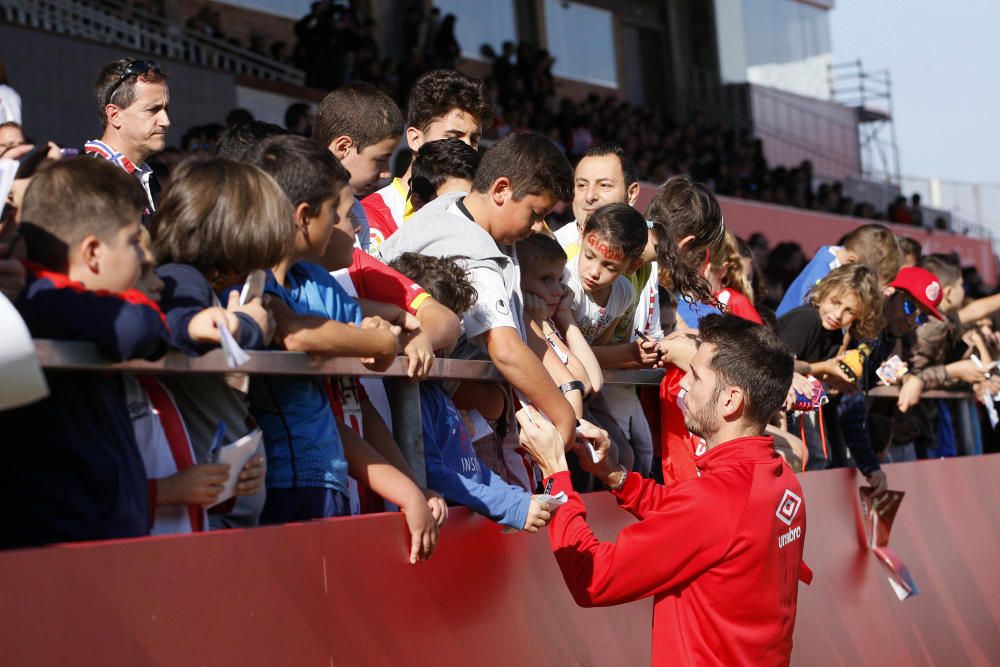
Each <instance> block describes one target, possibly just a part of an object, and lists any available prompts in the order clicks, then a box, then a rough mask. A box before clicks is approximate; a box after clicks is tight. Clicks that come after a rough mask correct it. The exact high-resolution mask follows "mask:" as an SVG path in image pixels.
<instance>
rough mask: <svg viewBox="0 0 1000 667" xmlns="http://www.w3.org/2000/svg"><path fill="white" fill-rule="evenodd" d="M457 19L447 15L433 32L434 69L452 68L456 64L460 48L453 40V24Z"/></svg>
mask: <svg viewBox="0 0 1000 667" xmlns="http://www.w3.org/2000/svg"><path fill="white" fill-rule="evenodd" d="M457 20H458V19H457V18H456V17H455V15H454V14H447V15H446V16H445V17H444V20H442V21H441V25H440V26H439V27H438V29H437V30H436V31H435V32H434V51H433V55H434V58H433V61H432V64H433V66H434V67H444V68H448V69H450V68H452V67H454V66H455V64H456V63H457V62H458V57H459V56H460V55H461V54H462V48H461V47H460V46H459V44H458V40H457V39H455V22H456V21H457Z"/></svg>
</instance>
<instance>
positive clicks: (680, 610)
mask: <svg viewBox="0 0 1000 667" xmlns="http://www.w3.org/2000/svg"><path fill="white" fill-rule="evenodd" d="M697 464H698V473H699V477H696V478H694V479H690V480H686V481H683V482H678V483H677V484H674V485H672V486H661V485H659V484H657V483H656V482H654V481H652V480H648V479H643V478H642V477H641V476H640V475H638V474H637V473H631V474H629V476H628V479H627V480H626V482H625V484H624V486H623V487H622V489H621V490H620V491H618V492H617V493H616V494H615V495H616V496H617V497H618V502H619V504H620V505H621V506H622V507H623V508H625V509H627V510H628V511H630V512H632V514H634V515H635V516H636V517H637V518H638V519H639V522H638V523H636V524H633V525H631V526H628V527H627V528H625V529H623V530H622V531H621V533H619V535H618V540H617V541H616V542H615V543H607V542H600V541H598V540H597V538H596V537H594V534H593V533H592V532H591V530H590V527H589V526H588V525H587V522H586V509H585V507H584V505H583V502H582V501H581V499H580V496H579V495H578V494H576V493H575V492H574V491H573V489H572V486H571V485H570V477H569V473H568V472H564V473H557V474H556V475H553V476H552V479H553V485H552V491H551V492H552V493H558V492H559V491H565V492H566V494H567V495H568V496H569V502H567V503H566V504H565V505H563V506H562V507H560V508H559V510H558V511H557V512H556V513H555V515H554V517H553V519H552V523H551V524H550V525H549V540H550V542H551V543H552V550H553V552H554V553H555V555H556V560H557V561H558V563H559V567H560V569H561V570H562V573H563V577H564V578H565V580H566V584H567V586H568V587H569V589H570V591H571V592H572V594H573V598H574V599H575V600H576V602H577V604H579V605H581V606H584V607H591V606H604V605H614V604H619V603H623V602H630V601H632V600H637V599H639V598H643V597H646V596H648V595H653V596H655V598H654V607H653V664H654V665H727V666H728V665H787V664H788V662H789V659H790V656H791V653H792V630H793V628H794V626H795V606H796V597H797V595H798V579H799V570H800V568H801V567H802V545H803V543H804V541H805V531H806V512H805V505H804V503H803V501H802V487H801V486H799V481H798V480H797V479H796V478H795V475H794V474H793V473H792V471H791V469H790V468H789V467H788V466H787V465H786V464H785V463H784V461H783V460H782V458H781V457H780V456H778V455H777V454H775V453H774V450H773V439H772V438H770V437H756V438H740V439H737V440H731V441H729V442H726V443H723V444H721V445H718V446H716V447H713V448H712V449H710V450H709V451H708V452H707V453H705V454H704V455H703V456H701V457H700V458H698V459H697Z"/></svg>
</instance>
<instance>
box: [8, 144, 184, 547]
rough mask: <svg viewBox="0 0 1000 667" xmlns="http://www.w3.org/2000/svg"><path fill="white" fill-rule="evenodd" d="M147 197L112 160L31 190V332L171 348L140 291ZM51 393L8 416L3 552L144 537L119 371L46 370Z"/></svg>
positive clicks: (61, 168)
mask: <svg viewBox="0 0 1000 667" xmlns="http://www.w3.org/2000/svg"><path fill="white" fill-rule="evenodd" d="M147 205H148V204H147V201H146V195H145V193H144V192H143V191H142V188H141V187H140V186H139V184H138V182H137V181H136V180H135V179H134V178H132V177H131V176H129V175H128V174H126V173H124V172H123V171H122V170H120V169H118V168H117V167H115V166H114V165H112V164H110V163H108V162H105V161H104V160H91V159H89V158H77V159H71V160H63V161H61V162H58V163H56V164H53V165H51V166H49V167H47V168H45V169H43V170H41V171H40V172H39V173H38V174H37V175H36V176H35V178H34V180H33V182H32V183H31V185H30V186H29V187H28V190H27V192H26V193H25V196H24V202H23V208H22V210H21V217H20V220H21V223H20V232H21V236H22V237H23V239H24V240H25V242H26V252H27V261H26V262H25V265H26V268H27V275H26V287H25V288H24V289H23V290H22V291H21V293H20V295H19V296H18V298H17V300H16V301H15V303H14V305H15V306H16V307H17V309H18V312H19V313H20V314H21V317H22V318H23V319H24V321H25V323H26V324H27V326H28V329H29V331H30V332H31V335H32V336H33V337H35V338H54V339H59V340H70V341H81V342H88V343H93V344H94V345H96V346H97V349H98V351H99V352H100V353H101V355H102V356H104V357H105V358H107V359H109V360H112V361H122V360H126V359H153V358H156V357H158V356H160V355H161V354H163V352H164V351H165V350H166V349H167V339H168V334H167V329H166V327H165V326H164V322H163V319H162V315H161V313H160V312H159V310H158V309H157V307H156V305H155V304H153V303H152V302H151V301H150V300H149V299H147V298H146V297H145V296H143V295H142V294H141V293H139V292H137V291H136V290H135V289H134V287H135V283H136V279H137V278H138V277H139V268H140V267H139V228H140V221H141V219H142V211H143V210H144V209H145V207H146V206H147ZM46 380H47V382H48V385H49V397H48V398H46V399H43V400H41V401H38V402H36V403H33V404H31V405H28V406H25V407H22V408H17V409H13V410H5V411H2V412H0V432H2V433H3V443H4V472H3V483H2V484H0V548H10V547H27V546H34V545H42V544H47V543H51V542H67V541H77V540H95V539H110V538H116V537H135V536H140V535H146V534H147V533H148V532H149V527H150V517H151V512H150V497H149V489H148V487H147V483H146V474H145V471H144V470H143V465H142V460H141V458H140V457H139V453H138V450H137V448H136V443H135V436H134V435H133V432H132V426H131V423H130V422H129V415H128V409H127V407H126V404H125V397H124V393H123V391H122V383H121V378H120V377H119V376H118V375H115V374H106V373H92V372H87V373H60V372H53V371H50V372H47V373H46Z"/></svg>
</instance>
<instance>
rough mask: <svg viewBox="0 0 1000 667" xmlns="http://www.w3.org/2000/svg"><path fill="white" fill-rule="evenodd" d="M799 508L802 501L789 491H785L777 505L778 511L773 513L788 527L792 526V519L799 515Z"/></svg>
mask: <svg viewBox="0 0 1000 667" xmlns="http://www.w3.org/2000/svg"><path fill="white" fill-rule="evenodd" d="M801 506H802V499H801V498H799V497H798V496H797V495H795V494H794V493H792V491H790V490H789V489H785V495H783V496H781V502H780V503H778V511H776V512H775V513H774V516H776V517H778V519H780V520H781V521H783V522H784V523H785V525H786V526H790V525H792V519H794V518H795V515H796V514H798V513H799V507H801Z"/></svg>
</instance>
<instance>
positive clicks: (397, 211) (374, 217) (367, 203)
mask: <svg viewBox="0 0 1000 667" xmlns="http://www.w3.org/2000/svg"><path fill="white" fill-rule="evenodd" d="M409 196H410V194H409V190H407V189H406V187H405V186H404V185H403V182H402V181H401V180H400V179H398V178H394V179H392V182H391V183H389V185H387V186H385V187H384V188H382V189H381V190H378V191H377V192H373V193H372V194H370V195H368V196H367V197H365V198H364V199H362V200H361V205H362V206H363V207H364V209H365V215H366V216H367V217H368V228H369V238H370V245H369V247H368V252H370V253H371V254H373V255H378V251H379V248H381V247H382V243H384V242H385V240H386V239H387V238H389V237H390V236H392V235H393V234H395V233H396V230H397V229H399V227H400V226H402V224H403V222H405V221H406V220H407V219H408V218H409V217H410V216H411V215H413V205H412V204H411V203H410V199H409Z"/></svg>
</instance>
